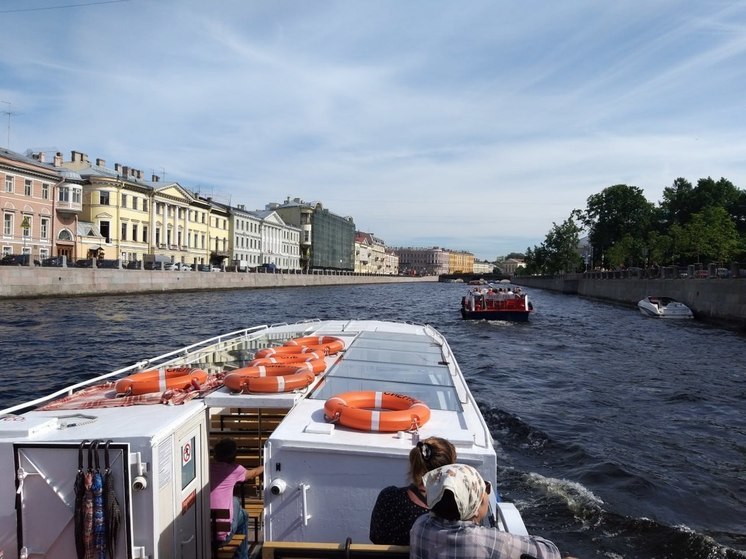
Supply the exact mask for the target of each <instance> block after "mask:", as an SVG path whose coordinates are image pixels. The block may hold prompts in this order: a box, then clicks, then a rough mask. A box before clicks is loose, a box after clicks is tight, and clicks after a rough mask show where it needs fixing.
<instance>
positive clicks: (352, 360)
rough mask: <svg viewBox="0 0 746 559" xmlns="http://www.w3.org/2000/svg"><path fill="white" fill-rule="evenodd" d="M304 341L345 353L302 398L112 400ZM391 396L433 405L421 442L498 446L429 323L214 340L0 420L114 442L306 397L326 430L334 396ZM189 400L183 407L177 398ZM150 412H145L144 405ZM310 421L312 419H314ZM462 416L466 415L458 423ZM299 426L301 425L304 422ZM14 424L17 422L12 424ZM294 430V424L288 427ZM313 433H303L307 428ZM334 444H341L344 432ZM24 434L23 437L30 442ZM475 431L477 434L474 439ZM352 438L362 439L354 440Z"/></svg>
mask: <svg viewBox="0 0 746 559" xmlns="http://www.w3.org/2000/svg"><path fill="white" fill-rule="evenodd" d="M300 336H333V337H336V338H339V339H341V340H343V341H344V344H345V349H344V351H343V352H342V354H341V355H336V356H328V357H327V358H326V361H327V372H326V374H325V375H321V376H319V377H317V378H316V380H315V381H314V383H313V384H312V385H311V386H310V387H309V388H307V389H305V390H302V391H295V392H287V393H277V394H236V393H231V392H230V391H229V390H228V389H227V388H225V387H219V388H217V389H216V388H215V387H216V386H219V383H216V384H213V385H210V386H206V390H204V391H203V393H200V392H196V393H189V394H185V395H177V397H176V400H175V401H172V402H167V403H173V404H180V405H160V404H162V403H163V398H162V395H161V394H157V395H146V396H139V397H129V400H128V399H127V398H124V399H123V398H121V397H117V396H116V394H115V393H114V380H116V378H119V377H122V376H126V375H127V374H131V373H133V372H138V371H142V370H148V369H152V368H157V367H171V366H180V365H189V366H195V367H199V368H202V369H204V370H206V371H207V372H209V373H212V374H219V373H222V372H225V371H230V370H231V369H235V368H239V367H242V366H245V365H246V363H247V362H248V361H250V360H251V359H252V358H253V356H254V353H255V352H256V351H257V349H259V348H262V347H267V346H272V345H280V344H282V343H283V342H285V341H287V340H289V339H292V338H296V337H300ZM361 390H366V391H387V392H396V393H401V394H406V395H408V396H411V397H413V398H416V399H418V400H421V401H423V402H425V403H426V404H427V405H428V406H429V407H430V409H431V419H430V421H429V422H428V423H427V424H426V425H424V426H422V427H421V429H420V435H421V436H429V434H430V433H432V434H437V435H438V436H441V437H445V438H448V439H451V440H452V441H453V442H454V444H455V443H456V442H458V441H462V440H463V441H468V442H469V444H471V443H473V442H474V441H475V439H477V440H478V444H479V446H485V447H488V448H491V447H492V439H491V435H490V433H489V430H488V428H487V426H486V425H485V423H484V421H483V419H482V417H481V414H480V413H479V410H478V409H477V407H476V405H475V403H474V402H473V399H472V397H471V394H470V392H469V390H468V388H467V386H466V383H465V380H464V379H463V375H462V374H461V371H460V369H459V368H458V364H457V363H456V361H455V358H454V357H453V354H452V352H451V350H450V347H449V346H448V344H447V342H446V340H445V338H444V337H443V336H442V335H440V334H439V333H438V332H437V331H435V330H434V329H433V328H432V327H430V326H428V325H416V324H411V323H403V322H387V321H360V320H331V321H320V320H311V321H304V322H299V323H293V324H284V323H283V324H276V325H262V326H258V327H254V328H249V329H245V330H239V331H235V332H231V333H228V334H224V335H221V336H216V337H214V338H210V339H208V340H204V341H202V342H198V343H196V344H193V345H191V346H187V347H185V348H181V349H178V350H175V351H173V352H170V353H167V354H164V355H161V356H157V357H154V358H151V359H146V360H144V361H140V362H138V363H136V364H135V365H132V366H130V367H126V368H124V369H120V370H118V371H113V372H112V373H108V374H106V375H101V376H100V377H97V378H96V379H91V380H89V381H85V382H82V383H78V384H75V385H73V386H71V387H68V388H66V389H64V390H62V391H58V392H57V393H54V394H52V395H50V396H47V397H43V398H40V399H38V400H35V401H34V402H30V403H27V404H24V405H21V406H15V407H14V408H9V409H7V410H4V411H3V412H1V413H4V414H9V413H13V412H16V411H20V412H23V416H24V417H25V419H26V421H25V424H26V425H35V426H34V427H29V428H28V429H26V428H20V427H19V426H18V423H19V422H0V439H1V438H5V437H16V438H17V437H21V438H26V437H38V436H40V434H41V432H42V431H45V430H46V431H53V430H57V431H59V432H58V433H57V434H56V435H52V434H51V433H50V434H49V436H50V437H52V438H55V439H56V438H58V437H61V438H64V436H65V435H64V431H65V428H64V427H65V426H66V425H75V426H76V427H78V428H76V429H74V430H73V431H75V433H74V436H73V437H72V438H77V439H79V438H80V437H81V436H82V437H88V438H101V437H109V436H110V435H111V432H112V431H114V432H116V431H117V430H118V428H119V427H120V426H123V425H126V426H127V431H128V433H130V435H131V436H152V437H156V436H157V433H158V432H159V431H161V430H163V431H167V430H168V429H170V428H171V427H172V426H173V425H172V424H173V422H178V421H183V420H184V417H188V416H191V415H192V414H194V413H195V411H196V410H198V409H200V408H204V407H254V408H262V407H264V408H283V409H290V408H293V407H294V406H296V405H297V404H298V403H300V402H301V401H303V400H306V401H307V404H306V407H307V408H308V409H307V410H305V411H304V412H303V413H302V414H299V417H311V418H312V421H313V422H314V423H318V424H323V423H326V422H325V420H324V419H323V404H324V402H325V400H326V399H328V398H329V397H331V396H333V395H335V394H339V393H341V392H349V391H361ZM179 398H182V400H179ZM147 404H158V405H148V406H147V412H146V413H144V412H143V406H144V405H147ZM307 414H310V415H307ZM455 418H458V419H457V420H455ZM299 421H300V420H299ZM11 424H16V425H11ZM287 427H288V428H289V429H295V428H297V426H294V424H293V419H292V418H291V420H290V423H289V424H288V425H287ZM304 428H305V426H304ZM336 430H337V434H336V435H335V439H336V440H338V441H342V440H343V439H344V438H345V435H344V433H346V432H349V430H347V429H345V428H338V429H336ZM24 433H25V435H24ZM475 433H476V434H475ZM348 438H354V437H353V435H352V434H350V435H349V437H348Z"/></svg>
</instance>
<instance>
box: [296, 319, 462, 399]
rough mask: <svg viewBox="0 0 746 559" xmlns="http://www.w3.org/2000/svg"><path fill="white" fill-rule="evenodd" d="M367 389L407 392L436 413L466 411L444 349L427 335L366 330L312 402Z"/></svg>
mask: <svg viewBox="0 0 746 559" xmlns="http://www.w3.org/2000/svg"><path fill="white" fill-rule="evenodd" d="M368 390H375V391H381V392H396V393H400V394H407V395H409V396H412V397H413V398H417V399H419V400H422V401H423V402H425V403H426V404H427V405H428V406H429V407H430V408H431V409H438V410H451V411H461V404H460V402H459V399H458V395H457V393H456V388H455V387H454V385H453V380H452V378H451V374H450V371H449V369H448V366H447V364H445V363H444V362H443V354H442V351H441V347H440V346H439V345H438V344H437V343H435V342H434V341H433V340H432V339H430V338H427V337H423V336H416V335H406V334H400V333H390V332H362V333H361V334H360V335H359V336H358V337H357V338H356V339H355V340H354V341H353V342H352V343H351V344H350V346H349V347H348V348H347V350H346V351H345V354H344V357H343V358H342V359H341V360H340V361H339V362H338V363H337V364H336V365H335V366H334V367H332V368H331V369H330V370H329V371H328V373H327V374H326V376H325V378H324V380H323V381H322V382H321V383H320V384H319V386H318V387H317V388H316V389H315V390H314V392H313V394H311V395H310V398H314V399H319V400H326V399H328V398H330V397H331V396H334V395H336V394H339V393H341V392H349V391H368Z"/></svg>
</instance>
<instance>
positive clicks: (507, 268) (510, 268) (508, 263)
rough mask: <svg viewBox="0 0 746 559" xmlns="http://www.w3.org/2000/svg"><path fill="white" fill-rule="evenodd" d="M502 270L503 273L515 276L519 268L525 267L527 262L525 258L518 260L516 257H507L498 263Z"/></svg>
mask: <svg viewBox="0 0 746 559" xmlns="http://www.w3.org/2000/svg"><path fill="white" fill-rule="evenodd" d="M497 266H498V267H499V268H500V271H501V272H502V273H503V275H506V276H513V275H515V272H516V270H517V269H518V268H525V267H526V263H525V262H524V261H523V260H516V259H515V258H506V259H505V260H502V261H500V262H498V263H497Z"/></svg>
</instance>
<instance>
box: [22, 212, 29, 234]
mask: <svg viewBox="0 0 746 559" xmlns="http://www.w3.org/2000/svg"><path fill="white" fill-rule="evenodd" d="M24 225H28V227H24ZM21 231H22V232H23V236H24V237H29V236H31V216H29V215H25V216H23V221H22V222H21Z"/></svg>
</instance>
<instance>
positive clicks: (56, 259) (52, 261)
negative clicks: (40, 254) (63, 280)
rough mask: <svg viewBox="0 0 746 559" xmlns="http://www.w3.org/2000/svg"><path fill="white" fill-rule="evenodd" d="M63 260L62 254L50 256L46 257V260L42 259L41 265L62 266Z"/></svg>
mask: <svg viewBox="0 0 746 559" xmlns="http://www.w3.org/2000/svg"><path fill="white" fill-rule="evenodd" d="M63 261H64V257H62V256H52V257H50V258H45V259H44V260H42V261H41V265H42V266H50V267H57V268H61V267H62V264H63Z"/></svg>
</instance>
